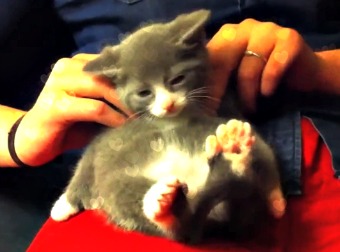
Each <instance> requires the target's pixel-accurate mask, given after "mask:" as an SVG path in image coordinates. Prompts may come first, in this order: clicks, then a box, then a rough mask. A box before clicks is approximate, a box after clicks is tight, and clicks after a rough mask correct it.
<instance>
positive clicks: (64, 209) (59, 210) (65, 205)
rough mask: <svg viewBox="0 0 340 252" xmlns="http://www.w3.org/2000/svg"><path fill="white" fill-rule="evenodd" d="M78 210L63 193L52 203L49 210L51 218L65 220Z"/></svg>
mask: <svg viewBox="0 0 340 252" xmlns="http://www.w3.org/2000/svg"><path fill="white" fill-rule="evenodd" d="M78 212H79V209H78V208H77V207H74V206H72V205H71V204H70V203H69V202H68V200H67V198H66V195H65V194H62V195H61V196H60V198H59V199H58V200H57V201H56V202H55V203H54V206H53V208H52V210H51V218H52V219H53V220H55V221H65V220H67V219H68V218H70V217H71V216H72V215H75V214H76V213H78Z"/></svg>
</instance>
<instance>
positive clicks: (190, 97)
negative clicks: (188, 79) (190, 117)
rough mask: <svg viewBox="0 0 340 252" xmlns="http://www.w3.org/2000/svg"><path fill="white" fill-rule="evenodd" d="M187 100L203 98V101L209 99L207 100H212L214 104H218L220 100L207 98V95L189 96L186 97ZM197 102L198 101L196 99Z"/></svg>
mask: <svg viewBox="0 0 340 252" xmlns="http://www.w3.org/2000/svg"><path fill="white" fill-rule="evenodd" d="M187 98H188V99H197V98H204V99H209V100H212V101H214V102H220V101H221V100H220V99H217V98H215V97H212V96H208V95H190V96H187ZM197 100H198V99H197Z"/></svg>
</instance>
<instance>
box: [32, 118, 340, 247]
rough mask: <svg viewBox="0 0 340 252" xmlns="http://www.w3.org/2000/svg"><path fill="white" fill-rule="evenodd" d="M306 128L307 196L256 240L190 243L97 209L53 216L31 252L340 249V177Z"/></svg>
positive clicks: (297, 199)
mask: <svg viewBox="0 0 340 252" xmlns="http://www.w3.org/2000/svg"><path fill="white" fill-rule="evenodd" d="M302 129H303V131H302V133H303V141H302V145H303V158H302V163H303V169H302V181H303V183H302V185H303V195H302V196H296V197H295V198H293V197H290V198H289V199H288V205H287V212H286V214H285V216H284V217H283V219H282V220H280V221H274V222H273V223H272V225H271V226H270V227H269V228H268V229H266V230H260V232H259V235H258V237H256V239H255V240H254V241H252V242H250V243H241V244H231V243H223V244H221V243H213V244H210V245H209V246H199V247H189V246H184V245H181V244H178V243H175V242H171V241H168V240H166V239H162V238H155V237H149V236H145V235H142V234H140V233H137V232H132V233H127V232H123V231H122V230H120V229H118V228H112V226H111V225H108V223H107V222H106V221H105V218H103V216H98V214H97V213H95V212H94V211H85V212H83V213H81V214H79V215H77V216H75V217H73V218H71V219H70V220H69V221H66V222H62V223H57V222H54V221H53V220H51V219H49V220H48V221H47V222H46V223H45V224H44V226H43V228H42V229H41V230H40V232H39V233H38V235H37V236H36V238H35V240H34V241H33V242H32V244H31V246H30V248H29V250H28V251H29V252H38V251H46V250H48V251H50V252H52V251H108V250H110V249H111V250H115V251H139V250H142V251H144V250H147V251H159V250H160V248H161V249H162V251H165V252H166V251H210V252H211V251H258V252H265V251H268V252H269V251H270V252H274V251H275V252H276V251H280V252H281V251H290V252H295V251H299V252H300V251H302V252H304V251H313V252H315V251H326V252H332V251H340V201H339V197H340V196H339V195H340V181H339V180H337V179H335V178H334V171H333V170H332V161H331V156H330V154H329V152H328V149H327V147H326V146H325V145H324V144H323V142H322V139H321V138H320V137H319V135H318V133H317V131H316V130H315V129H314V128H313V126H312V124H310V123H309V122H308V120H307V119H304V120H303V123H302Z"/></svg>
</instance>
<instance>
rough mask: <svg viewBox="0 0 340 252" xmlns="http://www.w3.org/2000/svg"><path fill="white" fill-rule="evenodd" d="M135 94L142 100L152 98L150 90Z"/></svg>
mask: <svg viewBox="0 0 340 252" xmlns="http://www.w3.org/2000/svg"><path fill="white" fill-rule="evenodd" d="M137 94H138V96H140V97H142V98H147V97H150V96H152V92H151V90H148V89H145V90H141V91H139V92H138V93H137Z"/></svg>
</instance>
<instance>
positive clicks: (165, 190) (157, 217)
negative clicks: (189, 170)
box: [143, 177, 183, 231]
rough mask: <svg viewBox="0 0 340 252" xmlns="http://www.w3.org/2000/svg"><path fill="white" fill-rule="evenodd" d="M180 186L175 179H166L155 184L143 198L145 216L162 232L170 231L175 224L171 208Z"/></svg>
mask: <svg viewBox="0 0 340 252" xmlns="http://www.w3.org/2000/svg"><path fill="white" fill-rule="evenodd" d="M182 186H183V184H182V183H180V181H179V180H178V179H177V178H176V177H168V178H165V179H161V180H160V181H158V182H157V183H155V184H154V185H153V186H152V187H151V188H150V189H149V190H148V191H147V193H146V194H145V196H144V199H143V211H144V214H145V216H146V217H147V218H148V219H149V220H150V221H151V222H153V223H154V224H156V225H157V226H158V227H159V228H161V229H162V230H163V231H171V230H172V229H173V227H174V225H175V224H176V217H175V216H174V214H173V212H172V209H171V208H172V205H173V202H174V199H175V197H176V195H177V193H178V190H180V188H181V187H182Z"/></svg>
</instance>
